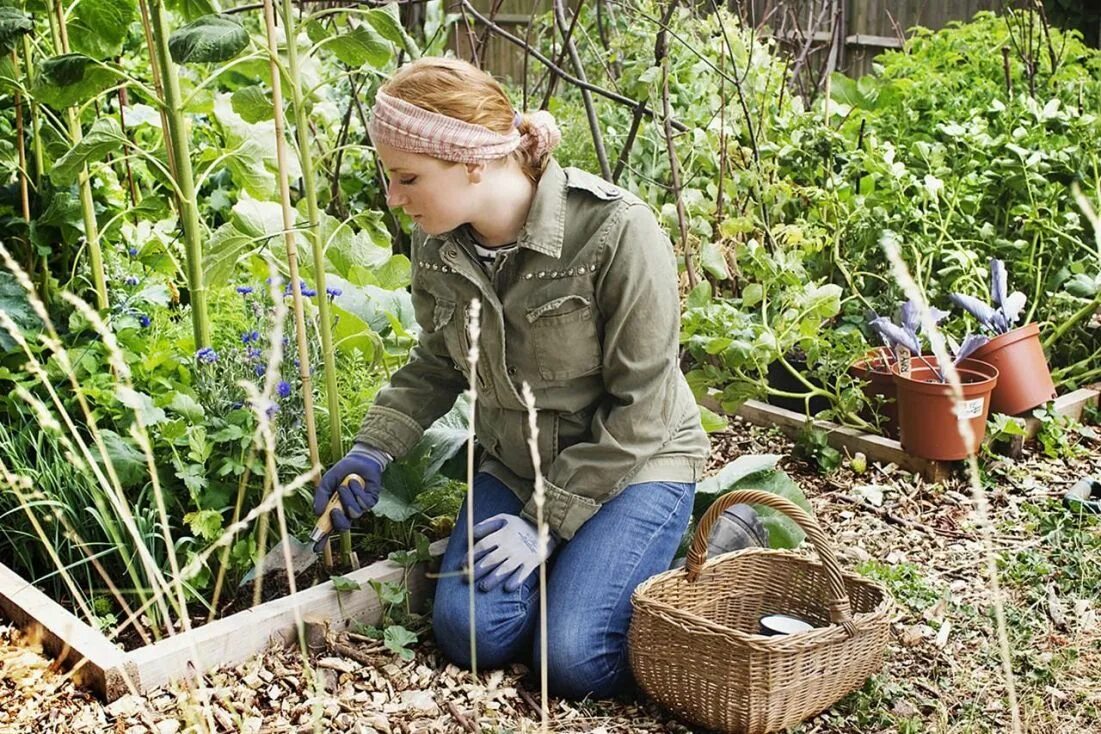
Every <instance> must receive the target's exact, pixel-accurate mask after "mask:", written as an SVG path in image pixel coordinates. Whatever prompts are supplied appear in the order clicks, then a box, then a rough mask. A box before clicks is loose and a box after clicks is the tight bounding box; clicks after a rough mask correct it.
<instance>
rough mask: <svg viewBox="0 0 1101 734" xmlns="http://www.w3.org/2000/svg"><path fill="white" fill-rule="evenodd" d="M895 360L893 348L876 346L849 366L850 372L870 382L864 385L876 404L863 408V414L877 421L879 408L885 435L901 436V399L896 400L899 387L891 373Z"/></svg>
mask: <svg viewBox="0 0 1101 734" xmlns="http://www.w3.org/2000/svg"><path fill="white" fill-rule="evenodd" d="M892 361H893V357H892V356H891V354H890V351H889V350H887V349H884V348H880V349H873V350H872V351H871V352H869V353H868V354H867V355H866V356H865V357H864V358H863V359H861V360H860V361H858V362H856V363H855V364H853V366H852V367H850V368H849V374H850V375H852V376H853V377H854V378H855V379H857V380H862V381H864V382H865V383H866V384H865V385H864V386H863V390H864V395H865V396H866V397H867V398H868V399H869V400H870V401H871V402H872V406H869V407H867V408H865V409H864V410H862V411H861V412H860V417H861V418H863V419H864V420H866V421H868V422H869V423H874V422H875V421H876V413H877V411H878V415H879V417H880V419H881V420H880V422H879V429H880V430H881V431H882V432H883V435H884V436H888V437H890V438H898V403H897V401H896V400H895V397H896V395H897V394H898V391H897V390H896V389H895V378H894V375H893V374H892V373H891V367H890V365H891V363H892ZM877 398H881V400H877Z"/></svg>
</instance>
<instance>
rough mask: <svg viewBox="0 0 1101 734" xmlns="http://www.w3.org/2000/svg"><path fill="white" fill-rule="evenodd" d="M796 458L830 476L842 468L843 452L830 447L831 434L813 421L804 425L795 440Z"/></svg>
mask: <svg viewBox="0 0 1101 734" xmlns="http://www.w3.org/2000/svg"><path fill="white" fill-rule="evenodd" d="M795 456H796V457H797V458H800V459H802V460H803V461H806V462H808V463H810V464H812V465H814V466H815V467H817V469H818V471H819V472H821V473H822V474H830V473H832V472H834V471H837V469H838V468H839V467H840V466H841V462H842V459H843V457H842V456H841V452H840V451H838V450H837V449H835V448H834V447H832V446H830V444H829V434H828V432H827V431H826V430H824V429H822V428H818V427H816V426H815V425H814V422H813V421H807V422H806V423H805V424H803V428H802V430H800V431H799V435H798V437H796V439H795Z"/></svg>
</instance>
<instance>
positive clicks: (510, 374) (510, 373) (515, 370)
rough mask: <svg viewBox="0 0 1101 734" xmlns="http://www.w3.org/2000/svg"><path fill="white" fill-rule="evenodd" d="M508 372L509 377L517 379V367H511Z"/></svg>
mask: <svg viewBox="0 0 1101 734" xmlns="http://www.w3.org/2000/svg"><path fill="white" fill-rule="evenodd" d="M507 371H508V374H509V377H516V372H517V371H518V370H517V369H516V368H515V367H513V366H512V365H509V366H508V370H507Z"/></svg>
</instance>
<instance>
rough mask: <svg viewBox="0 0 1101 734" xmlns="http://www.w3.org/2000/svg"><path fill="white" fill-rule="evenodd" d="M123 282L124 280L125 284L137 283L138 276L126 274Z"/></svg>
mask: <svg viewBox="0 0 1101 734" xmlns="http://www.w3.org/2000/svg"><path fill="white" fill-rule="evenodd" d="M123 282H125V283H126V285H137V284H138V278H137V276H134V275H127V276H126V280H125V281H123Z"/></svg>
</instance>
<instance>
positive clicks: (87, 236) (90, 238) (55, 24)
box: [46, 0, 108, 311]
mask: <svg viewBox="0 0 1101 734" xmlns="http://www.w3.org/2000/svg"><path fill="white" fill-rule="evenodd" d="M46 9H47V16H48V17H49V20H50V31H51V33H52V35H53V41H54V47H55V48H56V49H58V51H59V52H60V53H62V54H67V53H69V32H68V29H67V28H66V25H65V12H64V10H63V8H62V7H61V6H60V5H58V4H57V3H56V2H54V0H46ZM66 116H67V118H68V123H69V137H70V138H72V144H73V145H76V144H77V143H79V142H80V141H81V139H82V138H83V137H84V133H83V131H82V130H81V129H80V116H79V115H78V114H77V110H76V108H75V107H69V108H68V109H67V110H66ZM77 182H78V186H79V190H80V211H81V214H82V216H83V219H84V240H85V241H86V242H87V243H88V258H89V260H90V261H91V262H90V266H91V269H92V284H93V286H94V287H95V291H96V307H97V308H99V309H100V310H101V311H105V310H107V306H108V302H107V276H106V275H105V274H104V272H103V250H102V248H101V245H100V241H99V224H98V223H97V222H96V205H95V201H94V200H93V199H92V182H91V180H90V177H89V176H88V166H87V165H83V166H81V167H80V174H79V176H78V178H77Z"/></svg>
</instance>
